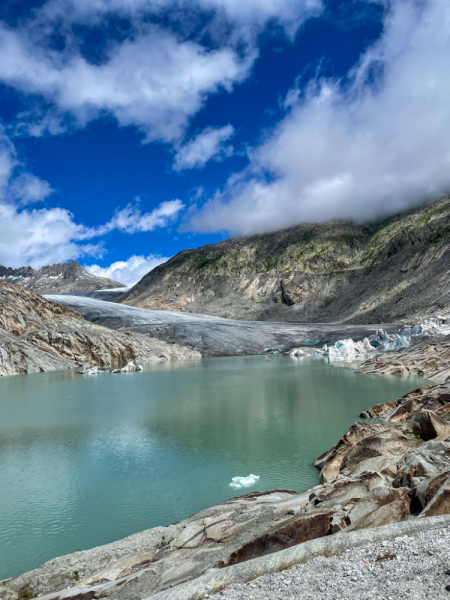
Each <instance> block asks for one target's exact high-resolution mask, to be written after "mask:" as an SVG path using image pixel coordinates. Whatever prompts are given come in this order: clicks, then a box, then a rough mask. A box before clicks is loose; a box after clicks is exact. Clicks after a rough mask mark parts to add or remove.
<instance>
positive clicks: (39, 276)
mask: <svg viewBox="0 0 450 600" xmlns="http://www.w3.org/2000/svg"><path fill="white" fill-rule="evenodd" d="M1 280H3V281H6V282H8V283H12V284H13V285H22V286H23V287H28V288H31V289H32V290H34V291H35V292H38V293H39V294H50V293H51V292H54V293H56V292H59V293H61V292H91V291H96V290H105V289H111V288H125V287H126V286H125V285H124V284H123V283H119V282H118V281H114V280H112V279H108V278H106V277H98V276H97V275H94V274H93V273H89V272H88V271H86V269H83V267H82V266H81V265H80V264H79V263H77V262H76V261H73V260H71V261H69V262H68V263H67V264H66V263H63V264H59V263H57V264H54V265H47V266H46V267H42V269H39V271H36V270H35V269H33V268H32V267H20V268H19V269H12V268H11V267H2V266H1V265H0V281H1Z"/></svg>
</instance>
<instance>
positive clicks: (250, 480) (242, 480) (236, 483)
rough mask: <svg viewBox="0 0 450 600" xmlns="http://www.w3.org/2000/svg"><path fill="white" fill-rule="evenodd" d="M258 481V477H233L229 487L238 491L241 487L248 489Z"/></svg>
mask: <svg viewBox="0 0 450 600" xmlns="http://www.w3.org/2000/svg"><path fill="white" fill-rule="evenodd" d="M258 479H259V475H252V474H251V473H250V475H249V476H248V477H233V478H232V480H231V483H230V487H232V488H234V489H235V490H238V489H240V488H243V487H250V486H251V485H253V484H254V483H256V482H257V481H258Z"/></svg>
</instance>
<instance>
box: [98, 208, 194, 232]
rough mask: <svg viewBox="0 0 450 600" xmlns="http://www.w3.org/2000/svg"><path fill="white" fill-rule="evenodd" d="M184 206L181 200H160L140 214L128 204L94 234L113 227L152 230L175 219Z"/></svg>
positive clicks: (128, 229)
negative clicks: (149, 210)
mask: <svg viewBox="0 0 450 600" xmlns="http://www.w3.org/2000/svg"><path fill="white" fill-rule="evenodd" d="M184 208H185V205H184V204H183V203H182V202H181V200H178V199H177V200H169V201H167V202H161V204H160V205H159V206H157V207H156V208H155V209H153V210H152V211H151V212H149V213H144V214H142V213H141V211H140V209H139V207H138V206H133V205H132V204H128V205H127V206H126V207H125V208H123V209H122V210H119V211H117V212H116V213H115V215H114V217H113V218H112V219H111V221H109V223H106V224H105V225H101V226H100V227H98V228H97V229H95V230H91V231H92V233H94V232H95V234H96V235H104V234H105V233H108V232H110V231H113V230H114V229H118V230H119V231H123V232H125V233H137V232H138V231H153V230H154V229H157V228H160V227H167V226H168V225H169V224H170V223H172V222H173V221H174V220H175V219H177V218H178V216H179V213H180V212H181V211H182V210H183V209H184Z"/></svg>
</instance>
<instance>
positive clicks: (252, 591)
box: [205, 527, 450, 600]
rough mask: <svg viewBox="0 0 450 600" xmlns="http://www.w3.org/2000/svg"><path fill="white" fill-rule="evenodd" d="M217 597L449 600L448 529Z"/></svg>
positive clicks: (322, 560)
mask: <svg viewBox="0 0 450 600" xmlns="http://www.w3.org/2000/svg"><path fill="white" fill-rule="evenodd" d="M205 597H206V598H211V599H214V600H237V599H239V600H260V599H264V600H272V599H273V600H275V599H276V600H288V599H289V600H293V599H297V598H298V599H301V600H303V599H305V600H306V599H309V598H314V600H370V599H374V600H400V599H401V600H406V599H411V600H416V599H417V600H418V599H419V598H420V599H421V600H424V599H428V600H445V598H448V599H449V600H450V527H446V528H443V529H438V530H431V531H427V532H425V533H421V534H419V535H417V536H415V537H408V536H404V537H398V538H395V540H392V541H384V542H380V543H378V544H370V545H367V546H363V547H360V548H354V549H351V550H347V551H346V552H344V553H343V554H341V555H339V556H333V557H323V556H321V557H318V558H315V559H313V560H311V561H309V562H307V563H304V564H301V565H296V566H295V567H292V568H291V569H287V570H286V571H282V572H281V573H276V574H273V575H264V576H262V577H258V578H257V579H254V580H253V581H251V582H249V583H245V584H235V585H230V586H229V587H227V588H226V589H225V590H223V591H222V592H219V593H218V594H214V595H212V596H208V595H207V596H205Z"/></svg>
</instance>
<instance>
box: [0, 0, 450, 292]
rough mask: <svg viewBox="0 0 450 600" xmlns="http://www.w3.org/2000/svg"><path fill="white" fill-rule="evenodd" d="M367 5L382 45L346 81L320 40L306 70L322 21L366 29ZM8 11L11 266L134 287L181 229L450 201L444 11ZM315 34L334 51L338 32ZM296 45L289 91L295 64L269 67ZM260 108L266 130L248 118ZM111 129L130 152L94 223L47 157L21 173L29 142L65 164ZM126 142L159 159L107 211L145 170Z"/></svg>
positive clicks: (270, 223)
mask: <svg viewBox="0 0 450 600" xmlns="http://www.w3.org/2000/svg"><path fill="white" fill-rule="evenodd" d="M335 5H336V6H337V5H339V6H340V8H339V7H338V10H337V12H336V11H335V12H334V13H333V10H334V9H333V7H335ZM344 5H345V6H344ZM373 7H376V8H377V10H378V13H377V15H379V16H378V17H377V19H378V21H377V23H378V24H380V20H381V27H380V29H379V31H378V33H377V34H376V35H372V34H370V35H372V37H370V36H369V32H370V31H372V29H370V28H371V27H372V26H373V23H372V24H370V25H367V27H366V30H362V33H360V34H358V35H360V37H361V38H364V36H365V38H368V37H370V40H371V41H370V43H369V42H367V43H366V42H363V41H361V39H360V40H359V41H358V44H359V45H360V47H361V51H355V53H354V55H352V57H351V60H350V59H348V64H350V65H352V66H351V67H348V66H347V67H346V68H345V69H341V71H339V75H336V72H337V71H335V70H334V66H335V65H334V66H333V68H331V69H328V70H327V69H326V65H327V64H328V63H329V62H330V61H332V60H333V58H334V55H337V54H339V53H341V54H342V55H343V54H344V53H343V52H342V48H340V47H339V46H338V45H335V46H333V45H332V44H331V42H330V45H329V46H327V45H326V44H325V45H323V44H321V43H317V47H316V46H315V47H314V52H311V57H312V58H309V59H304V56H303V55H305V56H306V55H308V56H309V54H308V48H309V46H310V45H311V44H312V45H314V44H315V43H316V38H315V37H314V35H315V32H317V31H319V29H317V28H316V29H314V27H317V26H318V25H317V24H318V23H319V22H321V23H326V22H327V19H328V20H330V19H334V20H335V21H336V24H335V25H336V30H337V29H339V27H341V28H345V27H346V20H345V19H346V17H344V16H342V15H343V14H344V12H345V11H344V12H342V10H343V9H344V8H345V10H346V11H347V12H346V13H345V14H349V12H351V11H352V10H353V11H357V12H358V11H360V12H358V15H359V14H365V12H368V11H369V12H370V10H372V9H373ZM341 9H342V10H341ZM2 10H3V9H2V8H1V7H0V56H1V60H0V85H1V86H2V87H1V89H2V90H6V92H5V93H4V95H3V96H2V98H1V100H2V101H3V102H4V103H5V106H6V109H5V112H4V113H1V114H0V118H1V119H2V121H0V123H1V130H0V217H1V218H0V264H5V265H8V266H14V267H17V266H21V265H24V264H30V265H32V266H34V267H41V266H42V265H44V264H48V263H52V262H61V261H67V260H69V259H78V260H79V259H84V260H86V261H92V260H94V261H96V262H97V263H98V264H96V265H94V266H93V267H92V268H93V269H94V268H95V269H100V270H102V272H103V271H105V270H106V271H108V270H112V271H111V273H110V276H113V275H112V273H113V271H114V272H115V271H117V272H119V271H120V272H121V273H122V279H124V277H127V275H126V272H127V270H128V271H129V273H130V275H129V280H131V279H132V278H133V277H134V276H135V275H133V273H134V274H136V273H138V272H139V273H140V272H141V271H142V270H143V269H145V268H149V267H150V265H152V264H156V263H155V261H157V260H159V259H161V260H164V257H165V256H166V255H169V254H172V253H174V251H175V250H174V249H175V245H176V244H179V243H180V244H181V242H179V241H177V242H176V244H175V245H174V246H172V245H170V246H169V244H172V242H171V240H170V239H169V237H173V235H172V232H171V229H172V228H173V227H175V228H178V229H179V230H180V232H181V235H180V238H182V239H183V240H184V241H187V243H188V244H193V243H195V242H194V241H193V240H191V241H190V238H188V234H191V233H194V234H200V233H201V234H216V235H217V236H219V233H218V232H225V233H226V235H229V234H250V233H255V232H263V231H268V230H274V229H278V228H282V227H288V226H291V225H295V224H298V223H301V222H304V221H314V220H326V219H330V218H350V219H356V220H359V221H364V220H370V219H374V218H378V217H380V216H388V215H391V214H393V213H395V212H398V211H400V210H404V209H408V208H410V207H413V206H415V205H417V204H419V203H421V202H424V201H426V200H431V199H434V198H437V197H439V196H443V195H445V194H446V193H448V192H449V191H450V168H449V167H450V104H449V102H448V98H449V97H450V66H449V65H450V5H449V3H448V1H447V0H420V2H419V1H416V0H367V1H366V0H355V2H352V3H351V5H349V3H341V4H340V0H336V2H331V0H328V1H325V0H323V1H322V0H47V1H46V2H45V1H44V2H42V3H41V5H40V6H37V7H35V8H33V9H30V10H28V9H27V10H26V9H25V8H24V10H23V11H21V12H20V11H19V12H20V14H19V16H18V17H14V16H13V17H11V18H9V19H7V18H6V17H5V18H3V16H2V15H4V14H6V13H4V12H1V11H2ZM339 11H341V12H339ZM330 15H331V16H330ZM358 18H359V17H358ZM357 20H358V19H356V17H355V22H356V21H357ZM375 21H376V19H375ZM311 23H312V24H313V25H312V28H311V30H308V31H306V30H307V28H308V26H309V24H311ZM320 31H321V32H322V35H323V36H324V37H326V32H327V31H329V30H327V29H326V28H323V29H322V30H320ZM311 32H312V33H311ZM336 35H337V34H336ZM349 35H350V34H349ZM302 36H305V37H304V43H303V45H302V44H300V45H299V46H298V48H299V50H298V53H299V55H298V56H294V57H293V56H292V55H291V59H292V60H291V62H295V61H294V60H293V59H294V58H295V60H297V58H298V59H299V64H300V63H301V65H302V66H301V67H300V66H299V67H298V70H297V72H296V73H295V74H294V75H293V76H292V77H291V76H289V79H288V82H287V83H286V85H285V86H284V88H283V93H282V94H280V93H278V91H277V90H278V88H277V85H278V79H277V77H278V74H279V73H280V81H281V78H282V75H283V73H284V72H285V71H286V72H287V68H288V67H292V65H288V64H286V63H287V62H288V61H287V60H286V61H285V63H284V64H283V63H282V62H281V61H279V62H276V61H275V58H274V57H275V56H276V55H278V53H280V54H279V55H280V56H282V55H283V54H282V53H283V52H286V51H287V50H286V48H287V47H292V48H293V47H294V46H295V43H296V40H303V37H302ZM365 38H364V39H365ZM327 39H328V38H327ZM349 39H350V38H349ZM355 40H356V37H355ZM352 43H353V38H352V41H351V42H349V47H350V46H351V45H352ZM283 44H284V46H283ZM355 44H356V42H355ZM277 46H280V47H277ZM295 47H296V48H297V46H295ZM358 47H359V46H358ZM268 49H269V50H268ZM324 52H325V54H326V55H324ZM339 57H340V58H342V56H341V55H340V56H339ZM300 59H302V60H304V61H306V62H305V64H304V63H303V62H301V61H300ZM308 61H309V62H308ZM337 62H339V61H337ZM337 62H336V64H337ZM275 64H276V65H278V66H277V67H276V68H275V67H274V66H273V65H275ZM295 65H296V63H295ZM295 68H297V67H296V66H295ZM336 68H337V67H336ZM349 68H350V70H349ZM271 69H272V70H271ZM265 70H266V71H265ZM265 73H270V74H271V75H270V77H267V81H266V82H265V84H264V85H265V86H266V88H265V89H264V90H263V89H262V87H258V86H262V84H260V81H263V80H264V74H265ZM330 73H331V74H330ZM295 77H297V79H296V80H295ZM280 85H281V84H280ZM289 86H290V87H291V89H290V91H289V92H288V93H287V94H286V90H288V88H289ZM271 87H273V88H274V90H275V91H274V95H273V96H270V97H271V98H272V99H273V98H275V100H274V102H275V103H276V104H277V105H276V107H274V106H273V105H270V106H269V105H266V104H263V106H262V108H261V106H260V105H258V102H257V100H258V99H259V98H258V93H259V92H260V91H261V92H264V93H267V88H271ZM280 89H281V88H280ZM277 93H278V96H277ZM267 97H269V95H267ZM11 98H13V100H11ZM219 98H221V99H222V102H219V101H218V99H219ZM223 98H226V101H223ZM236 98H237V99H238V100H237V101H236V100H235V99H236ZM264 98H266V96H264ZM241 102H243V104H241ZM13 104H14V105H17V106H20V108H17V107H16V108H15V109H14V110H12V109H11V106H12V105H13ZM0 108H1V107H0ZM257 110H259V111H260V112H262V113H264V118H263V117H262V116H261V117H260V118H258V119H253V117H254V113H255V112H256V111H257ZM266 113H267V114H266ZM3 114H5V115H13V116H12V117H3V116H2V115H3ZM8 119H9V120H8ZM252 119H253V120H252ZM100 122H101V123H109V124H110V126H111V128H114V131H115V132H116V133H117V132H118V131H119V130H120V131H121V133H123V131H124V130H126V132H127V135H128V134H129V133H130V132H131V134H130V137H131V135H133V136H135V139H133V142H130V138H127V140H126V141H127V143H128V144H129V145H128V146H126V148H125V147H124V148H123V149H122V147H119V150H118V151H116V155H109V160H111V156H112V158H113V159H114V160H115V161H116V162H114V164H113V165H112V166H111V168H110V173H107V175H105V174H103V176H100V175H98V176H97V173H94V174H92V177H91V185H90V188H89V190H88V191H89V192H90V194H91V195H90V200H89V202H91V203H94V200H93V199H92V190H97V186H99V187H98V202H99V203H100V204H101V206H102V210H101V211H98V213H95V211H92V212H93V214H95V219H94V218H92V219H90V220H89V219H87V218H85V215H86V214H89V209H90V206H89V205H88V202H87V203H86V204H85V200H84V198H83V196H82V194H80V196H79V200H78V201H74V200H73V198H72V196H71V194H72V190H70V193H68V194H67V196H66V197H68V198H69V199H70V202H71V203H69V204H70V207H71V208H70V209H69V208H66V206H68V205H66V204H65V203H64V202H63V201H60V200H59V197H60V194H61V190H60V187H61V184H60V185H57V184H55V183H54V181H53V180H52V178H51V177H48V176H47V175H46V174H45V175H42V172H40V171H39V168H38V169H37V170H36V169H35V164H36V162H37V161H36V159H35V161H34V163H33V161H30V163H28V162H27V158H26V151H25V150H24V148H26V147H28V148H31V147H32V146H31V145H30V144H28V146H26V145H23V144H22V142H21V141H22V140H28V141H29V140H30V139H33V140H35V141H36V143H37V142H38V141H39V140H41V143H42V144H45V142H46V141H47V140H51V139H56V138H57V139H62V140H64V146H62V147H63V149H64V151H63V153H62V154H63V156H65V157H67V161H70V160H71V147H70V144H71V140H72V139H73V138H74V137H76V136H78V135H83V134H85V135H86V136H88V135H92V136H94V134H91V132H92V131H93V130H94V128H95V125H96V124H98V123H100ZM248 123H250V124H251V125H249V127H248V129H245V127H246V126H247V124H248ZM252 128H253V129H252ZM242 131H245V135H247V136H248V137H247V138H245V137H244V134H242ZM249 132H250V133H249ZM96 135H98V136H102V135H103V131H101V132H100V133H97V134H96ZM108 135H111V133H110V132H109V133H108ZM250 138H251V139H250ZM87 139H91V138H87ZM123 139H124V140H125V139H126V136H125V135H124V136H123ZM132 144H135V145H136V147H138V148H139V149H140V151H142V152H143V153H144V152H147V151H148V149H149V148H153V149H157V150H158V151H159V152H160V154H159V155H157V152H156V150H155V152H154V153H151V152H148V154H146V156H147V157H148V165H145V166H144V167H143V168H142V169H141V171H143V172H145V171H146V170H147V168H148V170H149V172H151V175H149V176H148V178H147V179H145V184H144V185H143V187H141V188H138V189H137V190H135V191H133V192H131V191H130V193H128V188H126V189H125V188H124V189H125V191H124V192H123V191H122V190H121V196H120V198H117V197H116V196H115V194H114V192H115V190H114V189H113V190H112V192H113V196H114V197H115V199H114V200H110V198H109V196H108V194H105V193H104V191H103V189H104V188H105V187H107V186H106V185H105V179H107V180H108V181H109V179H111V181H114V182H115V181H116V178H117V174H118V172H119V171H121V170H122V171H123V172H124V173H126V172H127V169H128V170H129V171H130V172H131V171H132V170H133V164H132V159H128V157H127V151H128V152H129V151H130V148H132V150H133V151H134V147H133V146H132ZM142 144H144V145H145V147H143V145H142ZM41 148H42V149H43V150H44V151H45V148H44V145H42V146H41ZM245 152H247V155H246V156H245ZM105 154H107V152H106V151H105ZM243 155H244V156H243ZM52 156H53V158H54V156H55V155H54V154H53V155H52ZM155 157H156V159H155ZM161 157H162V158H161ZM51 160H52V159H51V158H50V159H49V161H51ZM93 160H97V161H98V164H99V165H100V166H102V165H103V163H105V162H107V159H106V158H104V157H103V156H98V155H94V158H93ZM154 160H159V161H160V162H159V164H158V165H157V166H156V168H154V165H153V163H152V161H154ZM44 163H45V159H43V160H42V163H41V165H37V166H38V167H39V166H40V167H41V168H42V164H44ZM89 168H90V165H89V164H85V170H88V169H89ZM43 171H44V173H45V168H44V169H43ZM133 172H134V171H133ZM134 173H135V172H134ZM161 174H163V175H164V176H166V175H167V174H170V177H171V178H172V179H171V180H170V181H169V179H168V177H166V179H164V177H163V175H161ZM84 176H85V173H84V172H83V171H82V170H80V173H79V179H80V180H83V177H84ZM77 177H78V173H77ZM102 177H103V178H102ZM134 177H135V178H136V174H135V175H134ZM158 177H159V179H158ZM47 180H48V181H47ZM129 181H131V183H132V184H134V181H133V176H130V180H129ZM180 181H183V182H185V183H184V187H183V186H182V185H181V184H180ZM161 182H164V184H163V183H161ZM102 185H103V186H104V187H103V188H102ZM86 187H87V186H86ZM111 187H113V186H111ZM80 189H81V188H80ZM108 189H110V190H111V188H108ZM200 189H201V190H203V192H204V193H203V192H202V193H198V194H195V190H200ZM77 193H80V192H79V190H78V192H77V190H75V191H74V192H73V194H74V195H76V194H77ZM133 198H134V199H133ZM193 198H195V200H193ZM96 202H97V199H95V203H96ZM79 207H80V210H79ZM99 215H100V216H99ZM180 223H181V225H180ZM152 232H153V233H152ZM156 232H165V235H166V238H165V241H164V243H166V244H167V246H164V243H162V244H160V243H159V242H158V243H153V238H152V237H151V236H152V235H154V236H156V235H157V233H156ZM144 234H145V235H147V236H148V237H147V238H145V239H146V240H147V241H146V242H145V244H146V245H145V247H144V242H143V241H142V240H143V239H144ZM184 234H186V235H184ZM158 235H159V233H158ZM113 236H115V237H114V244H115V243H116V242H117V240H118V239H119V237H120V236H134V237H133V238H132V239H133V244H134V243H135V240H137V239H138V238H139V236H141V237H140V240H141V242H140V243H141V246H140V247H136V248H135V247H134V246H133V249H132V250H131V251H130V250H129V247H128V245H129V243H128V242H126V244H127V245H126V246H125V243H124V242H122V243H123V246H121V249H120V255H119V256H118V252H119V251H117V252H116V250H115V248H114V244H112V243H111V240H112V237H113ZM128 239H131V238H129V237H128ZM205 239H206V240H207V241H208V242H209V241H210V238H206V235H205V237H204V238H202V240H205ZM204 243H207V242H206V241H204ZM119 245H120V244H119ZM178 249H180V248H179V247H178V246H177V250H178ZM108 252H110V253H111V255H110V256H111V258H108ZM123 256H125V257H130V256H131V258H126V259H124V260H122V257H123ZM118 259H120V260H118ZM108 262H110V266H108ZM106 271H105V272H106ZM108 272H109V271H108ZM116 278H118V279H120V277H119V276H116Z"/></svg>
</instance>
